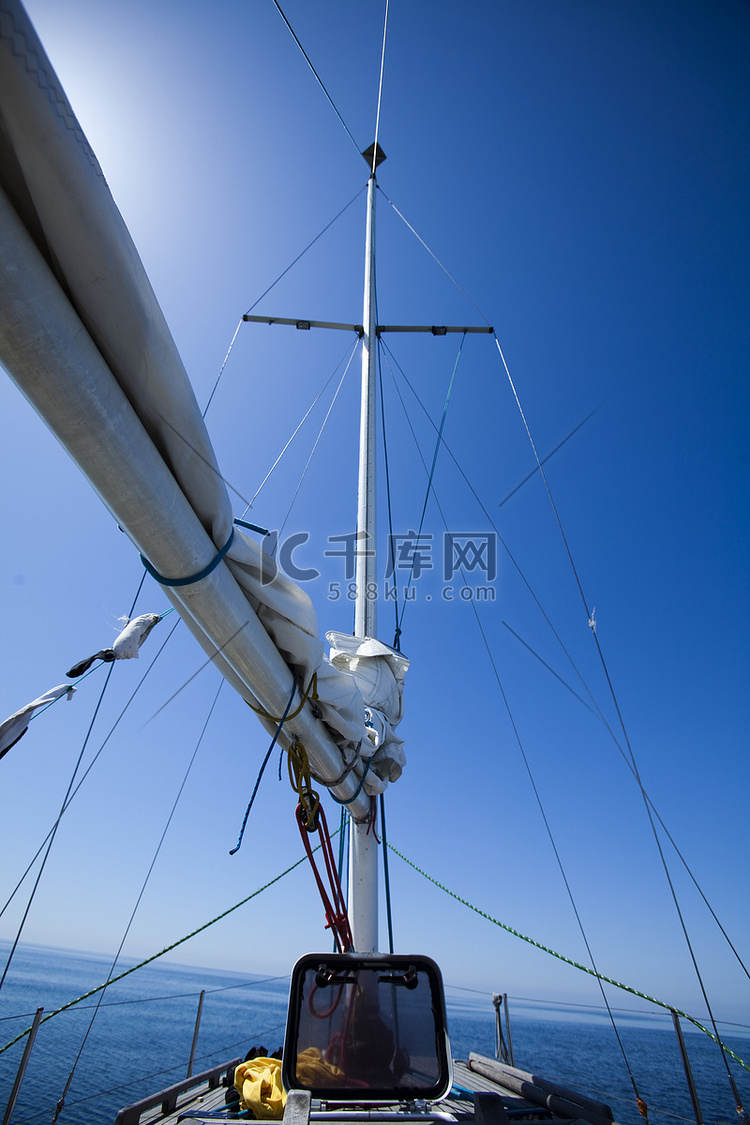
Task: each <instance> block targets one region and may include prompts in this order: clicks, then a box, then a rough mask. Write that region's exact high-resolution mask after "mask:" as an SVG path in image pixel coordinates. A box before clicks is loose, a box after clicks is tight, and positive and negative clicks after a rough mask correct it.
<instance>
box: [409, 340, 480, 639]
mask: <svg viewBox="0 0 750 1125" xmlns="http://www.w3.org/2000/svg"><path fill="white" fill-rule="evenodd" d="M465 340H466V333H465V332H464V333H463V335H462V336H461V343H460V344H459V346H458V355H457V356H456V362H455V363H454V365H453V372H452V373H451V377H450V382H449V383H448V391H447V393H446V396H445V402H444V404H443V414H442V417H441V419H440V426H439V427H438V432H437V438H436V439H435V450H434V452H433V454H432V464H431V466H430V471H429V473H428V476H427V490H426V492H425V497H424V504H423V505H422V514H421V516H420V517H419V529H418V531H417V537H416V540H415V543H416V544H418V543H419V540H420V538H421V535H422V528H423V526H424V518H425V515H426V513H427V505H428V503H429V500H430V492H432V491H433V483H432V482H433V479H434V477H435V467H436V465H437V459H438V453H439V452H440V446H441V445H442V443H443V430H444V429H445V418H446V415H447V413H448V406H449V404H450V400H451V393H452V391H453V384H454V382H455V380H456V372H457V371H458V364H459V361H460V359H461V353H462V351H463V347H464V341H465ZM412 434H413V431H412ZM415 440H416V437H415ZM425 467H426V466H425ZM446 530H447V528H446ZM415 562H416V551H414V552H413V553H412V558H411V566H410V567H409V578H408V581H407V583H406V590H405V592H404V603H403V605H402V607H401V616H400V618H399V620H398V622H397V625H396V629H397V635H400V633H401V626H402V625H403V622H404V614H405V612H406V606H407V604H408V597H409V590H410V588H411V583H412V578H413V577H414V566H415Z"/></svg>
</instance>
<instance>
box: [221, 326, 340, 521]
mask: <svg viewBox="0 0 750 1125" xmlns="http://www.w3.org/2000/svg"><path fill="white" fill-rule="evenodd" d="M349 346H350V345H347V348H346V351H345V352H344V355H343V356H342V357H341V359H340V360H339V362H338V363H337V364H336V366H335V367H334V369H333V371H332V372H331V374H330V375H329V376H328V378H327V379H326V381H325V383H324V384H323V386H322V387H321V389H320V391H319V392H318V394H317V395H316V396H315V398H314V399H313V401H312V402H311V403H310V406H309V407H308V408H307V410H306V412H305V414H304V415H303V417H302V418H301V419H300V421H299V422H298V424H297V426H296V427H295V430H294V432H293V433H292V435H291V437H290V438H289V439H288V441H287V442H286V445H285V446H284V448H283V449H282V450H281V453H279V455H278V457H277V458H276V460H275V461H274V463H273V465H271V468H270V469H269V470H268V472H267V473H266V475H265V476H264V477H263V480H262V481H261V482H260V484H259V485H258V487H257V489H256V491H255V493H254V494H253V496H252V498H251V499H250V500H248V504H247V508H245V511H244V512H243V513H242V514H243V515H245V513H246V512H247V511H248V509H249V508H252V506H253V504H254V503H255V501H256V500H257V499H258V496H260V493H261V491H262V489H263V487H264V485H265V484H266V482H267V481H268V478H269V477H270V476H271V473H272V472H273V471H274V469H275V468H276V466H277V465H278V464H279V461H281V458H282V457H283V456H284V454H285V453H286V451H287V449H288V448H289V446H290V445H291V444H292V442H293V441H294V439H295V438H296V436H297V434H298V433H299V431H300V430H301V429H302V427H303V425H304V424H305V422H306V421H307V419H308V418H309V417H310V414H311V413H312V411H313V410H314V409H315V407H316V406H317V405H318V403H319V402H320V400H321V398H322V397H323V394H324V392H325V391H326V390H327V388H328V385H329V383H330V382H331V380H332V379H333V377H334V375H335V374H336V372H337V371H338V369H339V367H340V365H341V364H342V363H343V361H344V358H345V356H346V355H347V353H348V351H349ZM354 347H356V344H355V345H354ZM349 362H350V363H351V359H350V360H349Z"/></svg>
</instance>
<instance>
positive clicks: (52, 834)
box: [0, 572, 146, 990]
mask: <svg viewBox="0 0 750 1125" xmlns="http://www.w3.org/2000/svg"><path fill="white" fill-rule="evenodd" d="M145 578H146V575H145V572H144V574H142V575H141V580H140V582H139V583H138V589H137V590H136V592H135V597H134V598H133V601H132V604H131V606H130V610H129V612H128V620H129V619H130V618H131V617H132V616H133V611H134V609H135V607H136V603H137V601H138V598H139V596H140V593H141V590H142V589H143V583H144V581H145ZM114 667H115V666H114V664H110V666H109V670H108V672H107V676H106V678H105V680H104V684H103V686H102V690H101V692H100V693H99V699H98V701H97V704H96V706H95V708H94V714H93V715H92V717H91V722H90V723H89V728H88V730H87V731H86V735H85V737H84V740H83V745H82V746H81V749H80V752H79V754H78V758H77V760H76V764H75V766H74V768H73V773H72V774H71V778H70V781H69V782H68V788H67V790H66V793H65V796H64V797H63V802H62V805H61V806H60V812H59V813H58V814H57V820H56V821H55V823H54V825H53V826H52V829H51V831H50V833H49V836H48V840H49V843H47V851H46V852H45V854H44V858H43V859H42V862H41V865H40V867H39V872H38V874H37V877H36V881H35V883H34V886H33V887H32V888H31V894H30V895H29V901H28V903H27V904H26V909H25V911H24V913H23V917H22V918H21V922H20V924H19V926H18V930H17V931H16V936H15V939H14V941H13V945H12V946H11V949H10V952H9V954H8V959H7V961H6V962H5V967H4V969H3V974H2V977H0V990H1V989H2V987H3V984H4V983H5V978H6V977H7V975H8V970H9V968H10V964H11V961H12V960H13V956H14V954H15V952H16V949H17V948H18V943H19V941H20V940H21V934H22V933H23V929H24V926H25V925H26V919H27V918H28V916H29V912H30V910H31V906H32V903H33V902H34V898H35V897H36V892H37V889H38V887H39V884H40V882H41V879H42V875H43V873H44V868H45V867H46V865H47V860H48V859H49V855H50V852H51V850H52V845H53V843H54V842H55V836H56V835H57V829H58V827H59V825H60V821H61V820H62V817H63V814H64V812H65V810H66V808H67V807H68V805H69V804H70V800H72V794H73V784H74V782H75V779H76V775H77V773H78V770H79V769H80V766H81V761H82V759H83V755H84V754H85V753H86V747H87V746H88V742H89V738H90V737H91V732H92V731H93V729H94V723H95V722H96V718H97V715H98V714H99V710H100V708H101V706H102V703H103V702H104V696H105V694H106V691H107V687H108V686H109V681H110V678H111V676H112V672H113V671H114ZM97 757H98V754H97ZM95 760H96V759H94V761H95ZM91 765H93V762H92V763H91ZM90 768H91V767H90V766H89V769H90ZM86 773H88V769H87V770H86ZM83 776H84V777H85V776H86V774H84V775H83ZM82 781H83V778H81V782H82ZM78 788H80V784H79V786H78ZM76 792H77V789H76ZM45 842H46V841H45ZM43 847H44V844H42V848H43ZM40 851H41V848H40ZM38 854H39V852H37V855H38ZM35 860H36V856H35V857H34V860H32V863H33V862H34V861H35ZM23 878H25V875H24V877H23ZM22 881H23V880H22ZM19 886H20V883H19ZM16 889H17V888H16ZM13 894H15V891H13ZM12 897H13V895H11V898H12ZM9 901H10V900H9ZM6 906H7V903H6Z"/></svg>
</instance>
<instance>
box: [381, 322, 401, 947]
mask: <svg viewBox="0 0 750 1125" xmlns="http://www.w3.org/2000/svg"><path fill="white" fill-rule="evenodd" d="M376 315H377V314H376ZM378 384H379V388H380V429H381V433H382V435H383V462H384V467H385V496H386V507H387V511H388V564H387V565H388V569H389V570H391V569H392V571H393V593H394V599H393V608H394V611H395V614H396V624H395V627H394V634H393V647H394V648H395V649H396V651H397V652H400V651H401V630H400V629H399V624H398V579H397V578H396V566H395V562H396V560H395V558H394V554H393V545H394V542H395V540H394V538H393V504H392V502H391V473H390V465H389V459H388V434H387V430H386V425H385V394H384V388H383V364H382V352H381V340H380V337H378ZM383 855H385V853H383ZM391 952H393V950H391Z"/></svg>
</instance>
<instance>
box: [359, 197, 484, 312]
mask: <svg viewBox="0 0 750 1125" xmlns="http://www.w3.org/2000/svg"><path fill="white" fill-rule="evenodd" d="M377 186H378V191H379V192H380V194H381V195H382V196H383V198H384V199H385V201H386V203H387V204H388V205H389V206H390V207H392V208H393V210H394V211H395V212H396V214H397V215H398V217H399V219H400V220H401V222H402V223H404V225H405V226H407V227H408V229H409V230H410V231H411V233H412V234H413V235H414V237H415V238H416V239H417V241H418V242H420V243H421V244H422V246H423V247H424V248H425V250H426V251H427V253H428V254H429V255H430V257H431V258H432V260H433V261H434V262H435V264H436V265H437V266H439V267H440V269H441V270H442V271H443V273H444V274H445V276H446V277H447V278H448V279H449V281H452V282H453V284H454V285H455V287H456V289H458V291H459V293H460V294H461V296H462V297H464V298H465V299H466V300H467V301H468V302H469V304H470V305H471V307H472V308H473V309H474V311H475V312H476V313H477V315H478V316H479V317H481V319H482V320H483V321H484V323H485V324H486V325H487V327H488V328H489V327H490V322H489V320H488V319H487V317H486V316H485V315H484V313H483V312H482V310H481V309H480V308H479V305H477V304H476V302H475V301H473V300H472V298H471V297H470V296H469V294H468V293H467V292H466V290H465V289H464V288H463V287H462V286H461V285H459V283H458V282H457V281H456V279H455V277H454V276H453V274H452V273H451V272H450V271H449V270H448V269H447V268H446V266H444V265H443V263H442V262H441V261H440V259H439V258H438V256H437V254H435V252H434V251H433V250H431V249H430V247H429V246H428V245H427V243H426V242H425V240H424V239H423V238H422V236H421V235H420V234H418V233H417V231H416V230H415V229H414V227H413V226H412V225H411V223H410V222H409V220H408V219H407V218H406V217H405V216H404V215H402V214H401V212H400V211H399V209H398V207H397V206H396V204H395V203H394V202H393V200H392V199H389V198H388V196H387V195H386V194H385V192H384V191H383V189H382V188H381V187H380V185H379V184H378V185H377Z"/></svg>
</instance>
